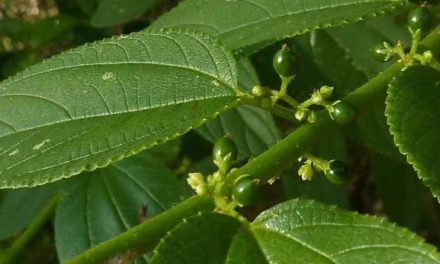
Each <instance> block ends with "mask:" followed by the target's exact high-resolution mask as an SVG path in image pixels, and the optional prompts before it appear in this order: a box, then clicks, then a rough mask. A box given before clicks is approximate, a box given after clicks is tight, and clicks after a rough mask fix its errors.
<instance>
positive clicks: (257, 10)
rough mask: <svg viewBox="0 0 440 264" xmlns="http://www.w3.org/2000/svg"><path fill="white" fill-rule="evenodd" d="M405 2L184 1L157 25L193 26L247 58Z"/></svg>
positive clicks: (382, 0) (160, 19)
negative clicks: (273, 45) (279, 42)
mask: <svg viewBox="0 0 440 264" xmlns="http://www.w3.org/2000/svg"><path fill="white" fill-rule="evenodd" d="M404 3H405V1H389V0H364V1H352V0H345V1H334V0H332V1H320V0H313V1H311V0H303V1H282V0H277V1H269V0H254V1H244V0H243V1H221V0H215V1H214V0H204V1H185V2H183V3H182V4H180V5H179V6H178V7H177V8H175V9H173V10H172V11H171V12H169V13H168V14H167V15H164V16H162V17H161V18H159V19H158V20H157V21H156V22H155V23H153V25H152V26H153V27H174V28H188V27H190V28H193V29H196V30H199V31H202V32H206V33H208V34H212V35H214V36H218V37H219V39H220V40H221V41H222V42H223V43H225V45H226V46H227V47H228V48H230V49H231V50H234V51H236V52H237V53H238V54H241V55H248V54H250V53H253V52H255V51H256V50H258V49H260V48H262V47H264V46H266V45H267V44H270V43H274V42H276V41H277V40H281V39H283V38H287V37H293V36H295V35H298V34H303V33H305V32H307V31H311V30H313V29H317V28H325V27H330V26H337V25H341V24H344V23H347V22H348V21H358V20H361V19H362V18H364V17H367V16H374V15H375V14H376V13H381V12H385V11H389V10H392V9H394V8H396V7H398V6H401V5H403V4H404ZM210 10H216V12H210ZM242 10H246V13H243V12H242ZM206 14H209V15H206ZM298 21H301V22H300V23H298Z"/></svg>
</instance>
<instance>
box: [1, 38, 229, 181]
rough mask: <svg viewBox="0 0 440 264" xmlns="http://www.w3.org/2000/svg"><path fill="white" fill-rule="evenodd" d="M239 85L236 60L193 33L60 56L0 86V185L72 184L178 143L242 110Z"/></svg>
mask: <svg viewBox="0 0 440 264" xmlns="http://www.w3.org/2000/svg"><path fill="white" fill-rule="evenodd" d="M236 83H237V76H236V68H235V60H234V58H233V57H232V55H231V54H230V53H229V52H227V51H226V50H225V49H224V48H223V47H221V46H219V45H218V44H217V42H216V41H215V40H213V39H212V38H211V37H209V36H207V35H203V34H199V33H192V32H189V31H185V32H176V31H171V30H167V31H149V32H141V33H135V34H132V35H129V36H122V37H118V38H115V39H110V40H104V41H100V42H97V43H94V44H91V45H85V46H83V47H80V48H77V49H74V50H71V51H68V52H66V53H63V54H62V55H59V56H56V57H53V58H51V59H49V60H47V61H45V62H43V63H41V64H38V65H36V66H34V67H31V68H30V69H29V70H27V71H25V72H24V73H21V74H19V75H17V76H15V77H12V78H10V79H7V80H6V81H4V82H3V83H1V84H0V117H1V121H0V146H1V149H0V155H1V157H2V158H1V159H0V187H3V188H5V187H19V186H34V185H39V184H44V183H46V182H50V181H54V180H57V179H60V178H63V177H70V176H72V175H75V174H78V173H79V172H81V171H83V170H84V169H88V170H93V169H95V168H97V167H103V166H106V165H108V164H109V163H110V162H112V161H116V160H119V159H121V158H123V157H126V156H129V155H133V154H135V153H137V152H139V151H141V150H142V149H144V148H147V147H151V146H153V145H155V144H157V143H161V142H164V141H167V140H169V139H172V138H174V137H176V136H178V135H180V134H183V133H185V132H187V131H188V130H189V129H191V128H194V127H197V126H200V125H201V124H202V123H203V122H205V121H206V120H207V119H210V118H213V117H215V116H216V115H217V114H218V113H219V112H222V111H224V110H225V109H226V108H228V107H229V106H231V105H233V104H235V103H236V97H235V91H234V89H235V87H236ZM40 86H41V88H40ZM19 106H20V107H19ZM10 109H14V110H13V111H11V110H10ZM187 112H191V113H192V114H191V115H186V113H187ZM176 113H177V114H176ZM127 128H128V129H127Z"/></svg>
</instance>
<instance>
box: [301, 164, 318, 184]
mask: <svg viewBox="0 0 440 264" xmlns="http://www.w3.org/2000/svg"><path fill="white" fill-rule="evenodd" d="M298 174H299V176H301V178H302V179H303V181H310V180H311V179H312V178H313V174H314V171H313V167H312V165H311V164H310V163H306V164H304V165H302V166H301V167H300V168H299V170H298Z"/></svg>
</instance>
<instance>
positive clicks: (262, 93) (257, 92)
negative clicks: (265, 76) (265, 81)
mask: <svg viewBox="0 0 440 264" xmlns="http://www.w3.org/2000/svg"><path fill="white" fill-rule="evenodd" d="M252 95H253V96H254V97H255V98H263V97H266V95H267V88H265V87H262V86H259V85H255V86H254V87H253V88H252Z"/></svg>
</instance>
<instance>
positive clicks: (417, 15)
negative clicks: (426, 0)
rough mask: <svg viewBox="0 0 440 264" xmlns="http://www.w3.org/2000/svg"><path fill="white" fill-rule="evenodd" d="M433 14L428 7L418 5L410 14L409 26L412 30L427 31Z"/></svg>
mask: <svg viewBox="0 0 440 264" xmlns="http://www.w3.org/2000/svg"><path fill="white" fill-rule="evenodd" d="M432 20H433V18H432V15H431V13H430V12H429V10H428V9H427V8H426V7H418V8H416V9H414V10H413V11H412V12H410V13H409V15H408V26H409V28H411V29H412V30H414V31H415V30H417V29H420V30H422V31H426V30H427V29H429V28H430V26H431V23H432Z"/></svg>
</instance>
